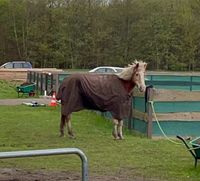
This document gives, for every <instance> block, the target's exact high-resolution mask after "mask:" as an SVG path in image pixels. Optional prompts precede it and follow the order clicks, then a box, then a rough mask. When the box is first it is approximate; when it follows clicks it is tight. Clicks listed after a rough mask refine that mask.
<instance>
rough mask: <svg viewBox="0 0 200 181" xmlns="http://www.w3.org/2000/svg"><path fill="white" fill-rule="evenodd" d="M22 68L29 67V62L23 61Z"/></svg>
mask: <svg viewBox="0 0 200 181" xmlns="http://www.w3.org/2000/svg"><path fill="white" fill-rule="evenodd" d="M23 68H31V65H30V64H29V63H27V62H26V63H23Z"/></svg>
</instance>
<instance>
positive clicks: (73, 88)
mask: <svg viewBox="0 0 200 181" xmlns="http://www.w3.org/2000/svg"><path fill="white" fill-rule="evenodd" d="M146 66H147V64H146V63H145V62H142V61H135V62H134V63H132V64H131V65H128V67H125V68H124V69H123V71H122V72H121V73H119V74H117V75H114V74H113V75H111V74H90V73H83V74H72V75H70V76H69V77H67V78H65V79H64V80H63V82H62V84H61V85H60V87H59V90H58V94H57V95H56V99H57V100H61V122H60V136H64V128H65V124H66V123H67V130H68V134H69V136H70V137H71V138H74V134H73V132H72V128H71V122H70V115H71V113H72V112H76V111H80V110H82V109H92V110H99V111H102V112H104V111H109V112H110V113H111V114H112V117H113V124H114V127H113V132H112V135H113V136H114V138H115V139H123V134H122V127H123V119H125V118H128V117H129V115H130V111H131V99H132V98H131V93H132V90H133V88H134V87H135V86H137V87H138V89H139V90H140V91H141V92H144V91H145V89H146V85H145V81H144V76H145V71H146Z"/></svg>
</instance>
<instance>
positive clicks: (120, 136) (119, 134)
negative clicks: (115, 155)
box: [117, 120, 124, 140]
mask: <svg viewBox="0 0 200 181" xmlns="http://www.w3.org/2000/svg"><path fill="white" fill-rule="evenodd" d="M122 130H123V120H119V121H118V126H117V134H118V136H119V139H121V140H122V139H124V137H123V134H122Z"/></svg>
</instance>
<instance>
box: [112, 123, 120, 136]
mask: <svg viewBox="0 0 200 181" xmlns="http://www.w3.org/2000/svg"><path fill="white" fill-rule="evenodd" d="M118 124H119V122H118V120H117V119H113V132H112V135H113V136H114V139H116V140H118V139H119V136H118Z"/></svg>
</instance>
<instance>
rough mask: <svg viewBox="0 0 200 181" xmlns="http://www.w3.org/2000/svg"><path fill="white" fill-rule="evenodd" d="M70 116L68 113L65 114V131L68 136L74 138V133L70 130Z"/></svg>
mask: <svg viewBox="0 0 200 181" xmlns="http://www.w3.org/2000/svg"><path fill="white" fill-rule="evenodd" d="M70 118H71V116H70V115H68V116H66V123H67V131H68V134H69V137H70V138H75V136H74V133H73V131H72V125H71V121H70Z"/></svg>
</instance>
